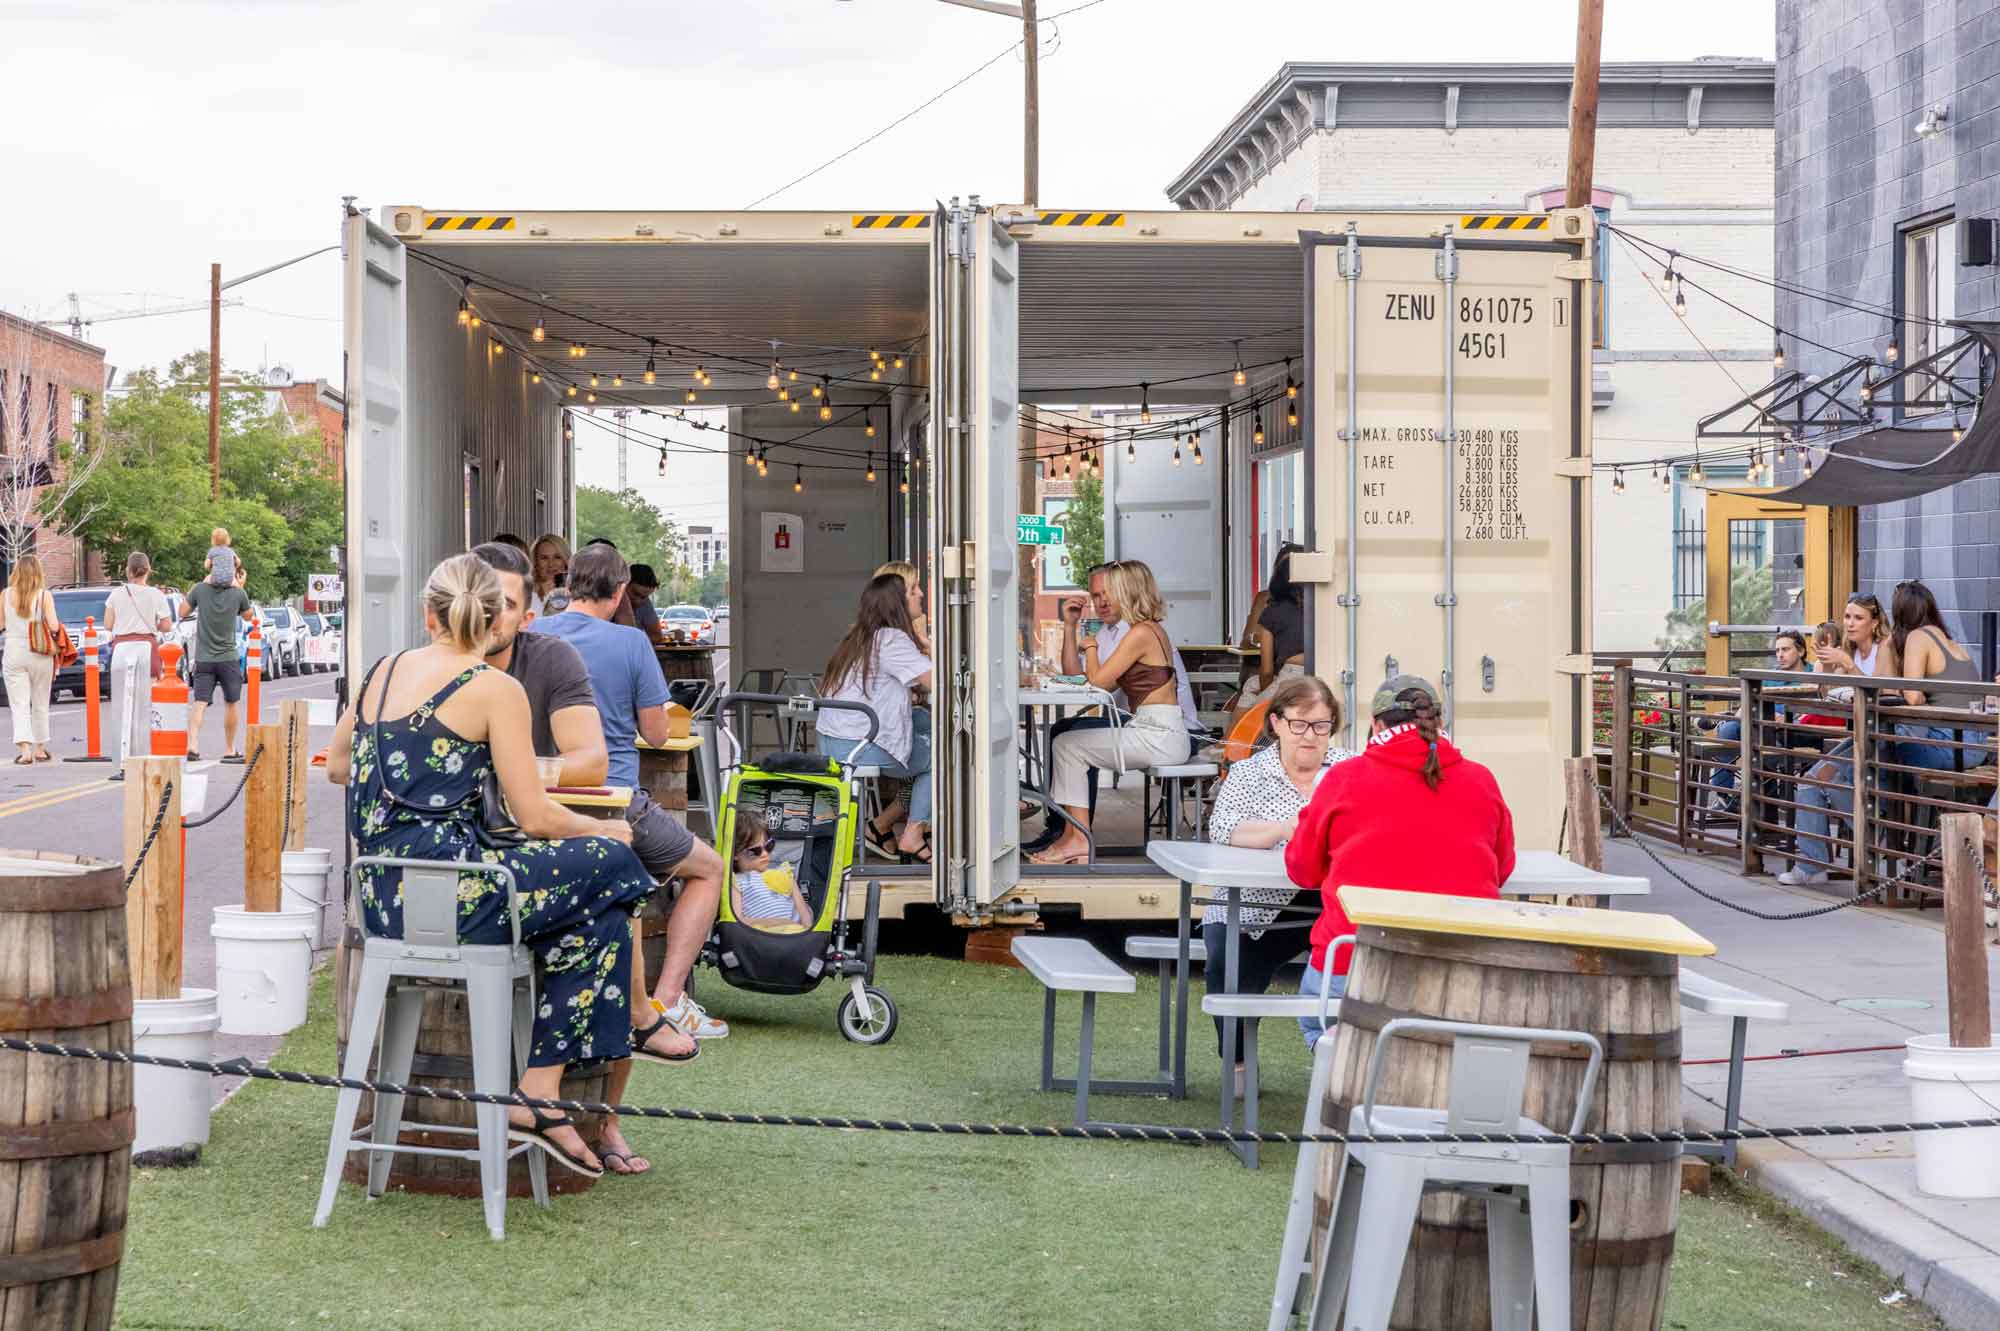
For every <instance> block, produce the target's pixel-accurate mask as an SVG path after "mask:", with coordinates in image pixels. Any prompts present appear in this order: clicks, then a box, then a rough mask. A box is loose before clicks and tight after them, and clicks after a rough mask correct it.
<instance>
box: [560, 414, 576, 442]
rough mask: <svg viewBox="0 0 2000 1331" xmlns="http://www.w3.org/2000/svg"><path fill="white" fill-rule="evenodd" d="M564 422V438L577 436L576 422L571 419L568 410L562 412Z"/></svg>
mask: <svg viewBox="0 0 2000 1331" xmlns="http://www.w3.org/2000/svg"><path fill="white" fill-rule="evenodd" d="M562 422H563V438H564V439H574V438H576V425H575V422H574V421H572V420H571V418H570V414H569V413H568V412H566V411H565V412H564V413H563V414H562Z"/></svg>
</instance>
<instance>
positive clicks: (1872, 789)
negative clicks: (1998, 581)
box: [1593, 663, 2000, 904]
mask: <svg viewBox="0 0 2000 1331" xmlns="http://www.w3.org/2000/svg"><path fill="white" fill-rule="evenodd" d="M1593 684H1594V690H1593V696H1594V699H1595V701H1596V706H1597V711H1596V715H1595V718H1594V719H1595V720H1596V722H1597V728H1596V736H1595V737H1597V738H1598V743H1597V745H1596V754H1597V757H1598V768H1599V780H1600V782H1601V783H1602V785H1603V788H1604V789H1606V790H1607V791H1609V792H1610V795H1611V801H1612V804H1613V807H1614V808H1615V809H1617V810H1618V812H1619V814H1620V816H1621V817H1623V818H1624V819H1625V821H1626V822H1627V823H1628V824H1629V825H1630V826H1631V827H1632V828H1633V830H1635V831H1637V832H1640V833H1642V834H1645V835H1649V836H1654V837H1658V838H1660V839H1662V840H1665V841H1670V842H1672V843H1673V844H1674V845H1676V846H1678V847H1680V848H1681V849H1683V850H1687V851H1691V852H1694V853H1697V854H1705V855H1715V856H1718V857H1724V858H1731V859H1734V860H1736V862H1737V864H1738V867H1739V869H1740V871H1741V872H1742V873H1745V874H1754V873H1763V872H1771V871H1774V869H1782V868H1785V867H1791V868H1795V869H1798V870H1801V871H1804V872H1807V873H1825V874H1827V875H1828V876H1829V879H1830V880H1831V881H1833V882H1834V883H1835V884H1836V885H1837V888H1836V890H1842V891H1849V892H1852V893H1854V894H1857V895H1859V894H1864V893H1876V892H1880V893H1884V894H1885V895H1886V898H1887V899H1888V900H1889V901H1890V902H1891V903H1892V904H1898V903H1900V904H1909V903H1912V902H1915V903H1918V904H1921V903H1923V902H1925V901H1927V900H1929V899H1931V897H1932V896H1933V895H1934V894H1935V893H1937V892H1938V891H1939V887H1940V882H1941V869H1940V856H1939V852H1938V847H1937V825H1938V818H1939V817H1940V816H1941V815H1942V814H1945V813H1951V812H1985V811H1986V810H1988V809H1989V808H1990V807H1991V805H1992V802H1993V800H1994V794H1995V790H1996V788H2000V787H1996V771H1995V766H1994V751H1995V730H1996V721H2000V717H1996V716H1995V715H1993V714H1992V713H1989V712H1987V711H1986V710H1985V708H1986V706H1987V699H1988V698H1989V697H1990V696H1992V695H1994V694H1995V692H1996V689H1995V686H1994V685H1992V684H1987V683H1984V682H1972V683H1966V682H1960V683H1951V682H1947V681H1942V680H1937V679H1926V680H1908V679H1872V678H1869V677H1866V676H1853V675H1842V676H1838V677H1837V682H1830V681H1829V677H1828V676H1826V675H1821V674H1815V673H1809V672H1802V671H1778V670H1761V669H1748V670H1744V671H1742V672H1741V674H1740V675H1738V676H1736V677H1734V678H1730V679H1721V678H1716V677H1711V676H1708V675H1699V674H1691V673H1681V672H1674V671H1663V670H1640V669H1636V668H1634V667H1633V666H1631V665H1628V664H1623V663H1620V664H1616V665H1613V666H1612V667H1611V668H1610V669H1609V671H1608V672H1607V671H1600V672H1599V674H1598V677H1597V678H1596V679H1595V680H1594V681H1593ZM1906 691H1908V692H1909V693H1916V694H1923V695H1927V699H1926V702H1925V703H1924V704H1922V705H1913V704H1912V703H1910V702H1909V700H1908V698H1907V697H1906V696H1905V692H1906ZM1829 693H1830V694H1831V695H1832V696H1828V695H1829Z"/></svg>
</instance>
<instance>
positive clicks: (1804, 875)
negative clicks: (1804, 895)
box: [1778, 869, 1826, 887]
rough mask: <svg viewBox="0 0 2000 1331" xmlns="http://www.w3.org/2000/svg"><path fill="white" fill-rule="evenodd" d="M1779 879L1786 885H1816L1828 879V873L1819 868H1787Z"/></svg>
mask: <svg viewBox="0 0 2000 1331" xmlns="http://www.w3.org/2000/svg"><path fill="white" fill-rule="evenodd" d="M1778 881H1779V882H1781V883H1783V884H1784V885H1785V886H1786V887H1815V886H1817V885H1819V884H1821V883H1824V882H1825V881H1826V874H1825V873H1824V872H1822V871H1820V870H1818V869H1787V870H1785V871H1784V872H1783V873H1781V874H1779V875H1778Z"/></svg>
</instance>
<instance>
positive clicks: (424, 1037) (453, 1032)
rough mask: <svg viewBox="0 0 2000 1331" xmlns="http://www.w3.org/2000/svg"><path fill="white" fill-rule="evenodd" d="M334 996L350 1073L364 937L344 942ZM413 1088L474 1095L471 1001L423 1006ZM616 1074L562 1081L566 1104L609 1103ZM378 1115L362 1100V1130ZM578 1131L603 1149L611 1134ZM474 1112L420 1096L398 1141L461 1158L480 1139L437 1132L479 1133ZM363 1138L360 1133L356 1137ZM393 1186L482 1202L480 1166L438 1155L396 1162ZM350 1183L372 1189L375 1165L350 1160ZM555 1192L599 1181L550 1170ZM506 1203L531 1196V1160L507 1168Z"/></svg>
mask: <svg viewBox="0 0 2000 1331" xmlns="http://www.w3.org/2000/svg"><path fill="white" fill-rule="evenodd" d="M334 967H335V981H334V983H335V988H336V994H337V1002H336V1004H335V1010H336V1011H337V1013H338V1017H337V1026H336V1030H335V1048H336V1052H337V1055H338V1059H339V1064H340V1066H342V1067H345V1066H346V1065H347V1042H348V1039H349V1038H350V1031H349V1023H350V1021H351V1020H352V1018H353V1015H354V985H355V983H356V982H357V981H358V980H359V979H360V977H361V933H360V930H359V929H357V928H355V927H353V926H352V925H350V926H349V927H348V928H347V930H346V931H345V932H344V933H343V934H342V936H341V940H340V948H339V952H338V955H337V956H336V957H335V958H334ZM375 1070H376V1069H375V1063H374V1060H372V1059H371V1060H370V1061H369V1067H368V1075H369V1076H371V1077H372V1076H374V1075H375ZM410 1081H411V1082H412V1083H419V1082H420V1083H422V1084H423V1085H426V1086H436V1087H439V1088H451V1089H455V1090H462V1091H470V1090H472V1089H473V1085H472V1020H471V1017H470V1015H469V1014H468V1012H467V1011H466V1005H465V995H464V993H463V992H460V991H455V990H440V991H439V992H437V993H434V994H430V995H428V996H426V997H425V999H424V1015H423V1023H422V1025H421V1026H420V1027H419V1028H418V1031H417V1048H416V1054H415V1056H414V1058H413V1059H412V1060H411V1064H410ZM609 1091H610V1085H609V1074H608V1073H607V1071H606V1068H605V1065H604V1064H598V1065H597V1066H596V1067H593V1068H586V1069H581V1070H572V1071H571V1072H570V1073H569V1074H568V1075H567V1076H565V1077H564V1078H563V1082H562V1097H563V1098H564V1099H570V1100H588V1101H603V1100H608V1099H609V1098H610V1095H609ZM374 1113H375V1097H374V1096H372V1095H368V1094H365V1093H364V1094H363V1095H362V1097H361V1116H360V1119H359V1120H358V1124H359V1125H362V1126H365V1125H366V1124H367V1123H368V1122H369V1121H371V1120H372V1118H373V1117H374ZM571 1117H573V1118H574V1119H576V1121H577V1130H578V1131H579V1132H580V1133H581V1134H582V1135H583V1139H584V1140H585V1141H586V1142H588V1143H590V1147H591V1149H592V1150H596V1149H597V1142H598V1138H599V1136H600V1135H601V1134H602V1132H603V1130H604V1119H603V1116H602V1115H600V1114H573V1115H571ZM473 1123H474V1113H473V1106H471V1105H469V1104H454V1103H452V1102H450V1101H446V1100H428V1099H422V1098H419V1097H417V1096H405V1097H404V1099H403V1130H402V1132H401V1133H400V1134H399V1135H398V1137H397V1140H398V1141H400V1142H402V1143H404V1144H405V1145H409V1146H439V1147H446V1148H449V1149H455V1150H462V1149H465V1148H467V1147H470V1146H473V1145H475V1144H476V1139H475V1138H473V1137H471V1136H469V1135H466V1134H464V1133H457V1132H437V1131H434V1130H433V1128H434V1127H435V1126H437V1125H448V1126H454V1127H466V1128H469V1127H472V1126H473ZM355 1130H356V1131H357V1132H359V1131H360V1130H361V1126H357V1127H356V1129H355ZM391 1161H392V1163H391V1165H390V1167H389V1186H390V1187H391V1188H401V1189H403V1190H405V1191H407V1192H427V1193H436V1194H440V1195H443V1196H449V1197H477V1196H478V1195H479V1163H478V1161H476V1160H463V1159H457V1158H454V1157H450V1156H436V1155H396V1156H392V1157H391ZM341 1174H342V1177H343V1178H345V1179H346V1180H347V1181H348V1182H349V1183H352V1184H355V1185H357V1186H360V1187H366V1186H367V1183H368V1157H367V1156H365V1155H361V1154H351V1155H349V1156H348V1157H347V1165H346V1167H345V1168H344V1169H343V1170H342V1171H341ZM548 1177H549V1191H550V1192H556V1193H574V1192H584V1191H587V1190H588V1189H589V1188H590V1187H591V1186H592V1184H593V1182H594V1180H591V1179H587V1178H585V1177H584V1176H583V1175H581V1174H578V1173H576V1172H574V1171H573V1170H568V1169H564V1168H562V1167H561V1166H560V1165H551V1166H550V1167H549V1171H548ZM507 1195H508V1196H510V1197H526V1196H528V1195H529V1187H528V1166H527V1158H526V1157H525V1156H516V1157H515V1158H514V1160H513V1161H512V1162H511V1163H510V1164H509V1165H508V1167H507Z"/></svg>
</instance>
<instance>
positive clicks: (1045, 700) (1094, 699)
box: [1017, 684, 1111, 707]
mask: <svg viewBox="0 0 2000 1331" xmlns="http://www.w3.org/2000/svg"><path fill="white" fill-rule="evenodd" d="M1017 701H1019V703H1020V704H1021V706H1023V707H1100V706H1102V705H1103V704H1105V703H1107V702H1109V701H1111V695H1110V694H1109V693H1106V692H1105V691H1104V690H1103V689H1100V688H1093V687H1092V686H1091V685H1089V684H1044V685H1043V686H1042V687H1041V688H1039V689H1022V690H1021V691H1020V693H1019V694H1018V695H1017Z"/></svg>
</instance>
